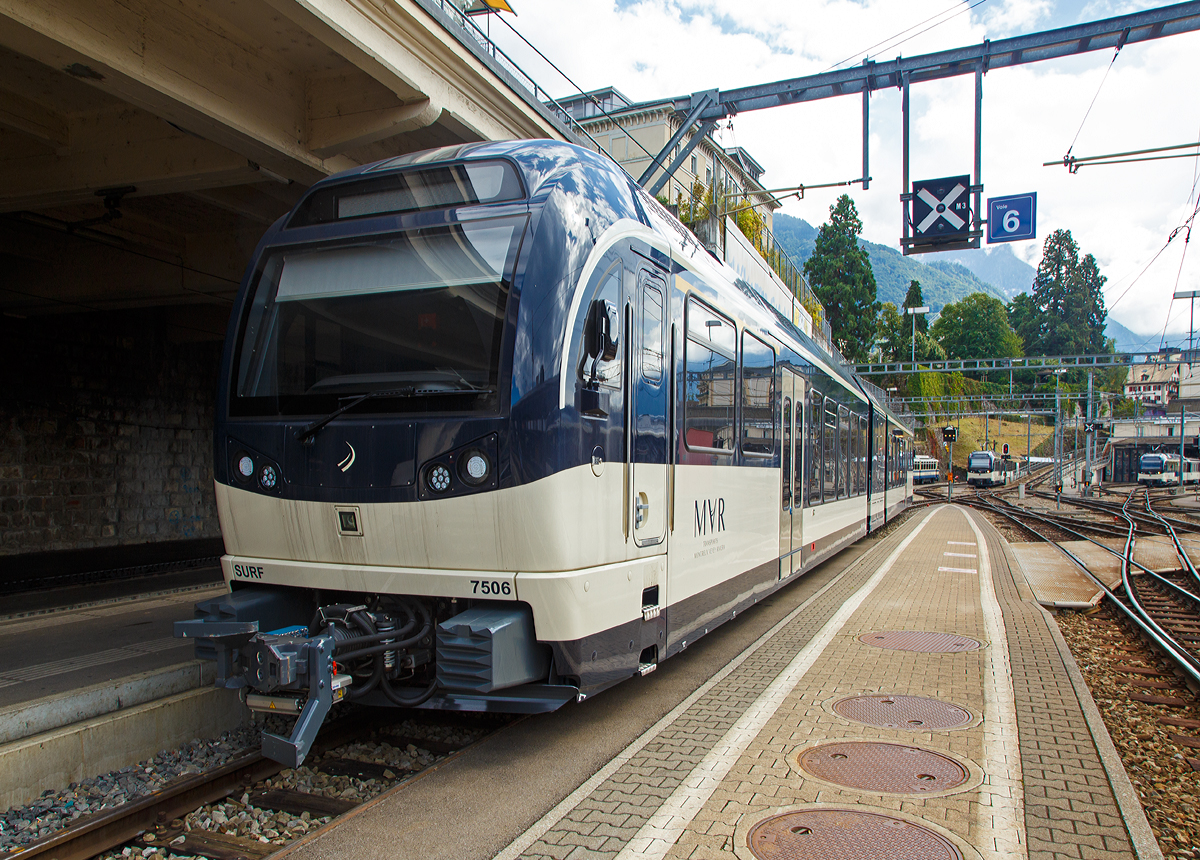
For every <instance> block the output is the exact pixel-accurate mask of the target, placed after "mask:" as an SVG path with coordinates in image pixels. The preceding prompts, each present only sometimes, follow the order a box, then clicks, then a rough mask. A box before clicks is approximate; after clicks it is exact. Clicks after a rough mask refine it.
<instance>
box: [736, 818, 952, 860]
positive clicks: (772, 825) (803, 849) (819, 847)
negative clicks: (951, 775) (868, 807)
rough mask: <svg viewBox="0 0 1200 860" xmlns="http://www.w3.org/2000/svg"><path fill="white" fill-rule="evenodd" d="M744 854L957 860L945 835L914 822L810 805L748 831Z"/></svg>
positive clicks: (793, 858) (771, 858)
mask: <svg viewBox="0 0 1200 860" xmlns="http://www.w3.org/2000/svg"><path fill="white" fill-rule="evenodd" d="M747 842H748V843H749V845H748V847H749V849H750V852H751V853H752V854H753V855H754V856H755V857H758V858H759V860H801V858H811V857H836V858H838V860H879V858H881V857H903V858H904V860H962V854H961V853H960V852H959V850H958V848H956V847H955V845H954V843H953V842H951V841H950V840H949V839H947V838H946V837H944V836H942V835H940V834H938V833H934V832H933V831H932V830H930V829H928V828H926V827H922V826H921V825H919V824H911V823H909V822H907V821H902V820H901V819H899V818H892V817H890V816H887V815H880V814H878V813H875V812H857V811H853V810H849V809H814V810H810V811H804V812H784V813H782V814H780V815H773V816H771V817H770V818H766V819H764V820H762V821H760V822H758V824H755V825H754V827H752V828H751V829H750V834H749V836H748V837H747Z"/></svg>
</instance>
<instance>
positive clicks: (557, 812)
mask: <svg viewBox="0 0 1200 860" xmlns="http://www.w3.org/2000/svg"><path fill="white" fill-rule="evenodd" d="M870 553H871V551H870V550H868V551H867V552H865V553H863V554H862V555H861V556H859V557H858V558H856V559H855V560H854V561H853V562H851V563H850V565H849V566H848V567H847V568H846V569H845V570H843V571H842V572H841V573H839V574H838V575H837V576H835V577H834V578H833V579H831V580H829V582H827V583H825V584H824V585H822V586H821V588H820V589H819V590H818V591H816V592H815V593H814V594H812V595H811V596H810V597H809V598H808V599H807V600H805V601H804V602H803V603H801V604H800V605H799V606H797V607H796V608H795V609H793V610H792V611H791V612H789V613H788V614H787V615H786V616H784V617H783V618H781V619H780V620H779V621H777V622H776V623H775V624H774V626H772V627H771V629H769V630H767V631H766V632H765V633H763V634H762V635H761V636H759V637H758V638H757V639H755V640H754V641H753V642H751V643H750V644H749V645H748V646H746V648H745V649H744V650H743V651H742V652H741V653H740V654H738V655H737V656H736V657H734V658H733V659H732V660H730V661H729V662H728V663H726V664H725V666H724V667H723V668H722V669H721V670H720V671H719V672H717V674H715V675H713V676H712V677H711V678H709V679H708V680H707V681H705V682H704V683H703V684H701V685H700V686H699V687H697V688H696V689H695V690H693V691H692V693H691V694H690V695H689V696H688V697H687V698H685V699H684V700H683V701H681V702H680V703H679V704H678V705H676V706H675V707H674V708H672V709H671V710H670V711H668V712H667V713H666V714H664V715H663V716H662V717H661V718H660V719H659V721H658V722H656V723H655V724H654V725H652V726H651V727H650V728H648V729H646V731H645V732H643V733H642V734H641V735H640V736H639V737H638V738H636V739H635V740H634V741H633V742H632V743H630V744H629V746H627V747H626V748H625V749H623V750H622V751H621V752H620V753H618V754H617V756H616V757H615V758H613V760H612V761H610V762H609V763H608V764H606V765H605V766H604V767H602V768H600V770H598V771H596V772H595V773H594V774H592V775H591V776H590V777H588V778H587V779H586V780H584V782H583V783H582V784H581V785H580V786H579V787H578V788H576V789H575V790H574V791H572V792H571V793H570V794H568V795H567V796H566V797H565V798H563V799H562V800H560V801H559V802H558V803H557V804H556V805H555V806H554V808H553V809H551V810H550V811H549V812H547V813H546V814H545V815H543V816H542V817H541V818H539V819H538V820H537V821H536V822H534V823H533V825H531V826H530V827H529V829H527V830H526V831H525V832H524V833H522V834H521V835H520V836H518V837H517V838H516V839H514V840H513V841H512V842H510V843H509V844H508V845H507V846H506V847H505V848H504V849H503V850H502V851H500V852H499V853H498V854H496V855H495V856H494V857H493V858H492V860H515V858H517V857H520V856H521V855H522V854H523V853H525V851H527V850H528V849H529V848H530V847H531V846H532V845H533V844H534V843H535V842H537V841H538V840H539V839H541V838H542V837H543V836H545V835H546V833H547V832H548V831H549V830H550V828H551V827H553V826H554V825H555V824H557V823H558V822H560V821H561V820H562V819H563V818H565V817H566V816H567V814H568V813H570V812H571V811H572V810H574V809H575V807H577V806H579V804H580V803H582V802H583V801H584V800H586V799H587V798H588V797H589V796H591V794H592V793H593V792H595V790H596V789H597V788H599V787H600V786H601V785H602V784H603V783H604V781H605V780H606V779H608V778H609V777H610V776H612V775H613V774H614V773H616V772H617V771H618V770H620V768H621V767H622V766H623V765H624V764H625V763H626V762H627V761H629V759H631V758H633V757H634V756H635V755H637V754H638V753H639V752H640V751H641V750H642V749H643V748H644V747H645V746H646V744H648V743H650V742H651V741H652V740H654V739H655V738H656V737H658V736H659V735H660V734H662V732H663V731H664V730H666V729H667V728H668V727H669V726H670V725H671V724H672V723H674V722H675V721H676V720H677V719H679V717H681V716H682V715H683V714H684V713H686V712H687V711H688V709H689V708H691V707H692V705H694V704H695V703H696V702H697V701H698V700H699V699H701V698H702V697H703V696H705V695H706V694H707V693H708V692H709V691H710V690H711V689H712V688H713V687H715V686H716V685H717V684H719V683H721V682H722V681H724V680H725V679H726V678H727V677H729V676H730V675H731V674H732V673H733V672H734V671H735V670H736V669H737V668H738V667H739V666H740V665H741V664H742V663H744V662H745V661H746V660H748V659H749V658H750V657H752V656H753V655H754V653H755V652H756V651H758V649H759V648H761V647H762V646H763V645H765V644H766V643H767V642H769V641H770V640H771V639H772V638H773V637H774V636H776V635H777V634H778V633H779V632H780V631H781V630H783V628H785V627H786V626H787V625H789V624H791V623H792V622H793V621H795V620H796V617H797V616H798V615H799V614H800V613H801V612H803V611H804V610H805V609H807V608H808V607H809V606H810V605H811V604H812V603H813V602H814V601H815V600H817V598H819V597H821V596H822V595H823V594H824V593H825V592H826V591H828V590H829V589H831V588H833V587H834V586H835V585H837V584H838V583H839V582H841V581H842V580H843V579H844V578H845V577H846V576H847V575H848V574H849V573H850V572H851V571H853V570H856V569H857V568H858V566H859V565H860V564H862V563H863V562H864V559H866V557H867V556H868V555H870ZM818 632H819V631H818Z"/></svg>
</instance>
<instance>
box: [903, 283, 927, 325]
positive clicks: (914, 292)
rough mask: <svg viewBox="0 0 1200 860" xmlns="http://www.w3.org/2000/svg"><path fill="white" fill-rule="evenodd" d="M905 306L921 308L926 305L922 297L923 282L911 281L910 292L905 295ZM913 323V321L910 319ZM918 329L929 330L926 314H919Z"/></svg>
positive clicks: (909, 284)
mask: <svg viewBox="0 0 1200 860" xmlns="http://www.w3.org/2000/svg"><path fill="white" fill-rule="evenodd" d="M904 307H906V308H921V307H925V300H924V299H922V298H921V282H920V281H909V282H908V292H907V293H905V295H904ZM910 325H911V321H910ZM917 331H919V332H921V334H924V333H925V332H927V331H929V322H928V320H926V319H925V314H918V315H917Z"/></svg>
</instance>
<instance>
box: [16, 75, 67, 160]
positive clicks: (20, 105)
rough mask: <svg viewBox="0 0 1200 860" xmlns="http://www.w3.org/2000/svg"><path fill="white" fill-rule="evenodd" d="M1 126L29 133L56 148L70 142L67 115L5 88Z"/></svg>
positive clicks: (35, 138)
mask: <svg viewBox="0 0 1200 860" xmlns="http://www.w3.org/2000/svg"><path fill="white" fill-rule="evenodd" d="M0 126H4V127H5V128H10V129H13V130H14V131H19V132H21V133H22V134H27V135H29V136H30V137H32V138H33V139H34V140H37V141H39V142H41V143H44V144H46V145H47V146H50V147H53V148H55V149H57V148H59V147H64V146H66V145H67V143H68V135H67V119H66V117H64V116H62V115H61V114H58V113H55V112H54V111H51V110H47V109H46V108H45V107H43V106H41V105H39V104H38V103H37V102H34V101H30V100H29V99H27V98H24V97H22V96H20V95H18V94H16V93H12V92H8V91H7V90H3V89H0Z"/></svg>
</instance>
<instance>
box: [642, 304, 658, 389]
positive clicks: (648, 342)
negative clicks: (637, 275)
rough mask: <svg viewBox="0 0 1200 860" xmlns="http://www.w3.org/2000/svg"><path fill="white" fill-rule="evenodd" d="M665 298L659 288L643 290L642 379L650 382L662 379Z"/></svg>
mask: <svg viewBox="0 0 1200 860" xmlns="http://www.w3.org/2000/svg"><path fill="white" fill-rule="evenodd" d="M662 365H663V297H662V293H661V292H660V291H659V289H658V287H656V286H654V285H653V284H646V286H645V287H644V288H643V289H642V377H643V378H645V379H646V380H647V381H648V382H658V381H659V380H660V379H662Z"/></svg>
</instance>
